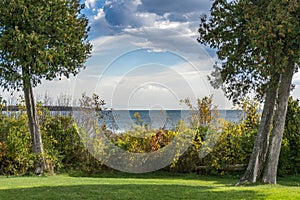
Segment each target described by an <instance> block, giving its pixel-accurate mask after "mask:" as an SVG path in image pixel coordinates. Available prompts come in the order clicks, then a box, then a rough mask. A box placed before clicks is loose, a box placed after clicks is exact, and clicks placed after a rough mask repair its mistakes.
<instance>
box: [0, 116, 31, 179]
mask: <svg viewBox="0 0 300 200" xmlns="http://www.w3.org/2000/svg"><path fill="white" fill-rule="evenodd" d="M30 144H31V140H30V133H29V131H28V122H27V117H26V116H25V114H24V113H22V112H21V113H16V114H15V115H13V116H12V115H11V116H9V115H5V114H0V174H3V175H12V174H14V175H16V174H24V173H26V172H27V171H28V170H29V169H31V168H32V167H33V161H34V156H33V155H32V153H31V145H30Z"/></svg>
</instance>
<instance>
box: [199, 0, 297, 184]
mask: <svg viewBox="0 0 300 200" xmlns="http://www.w3.org/2000/svg"><path fill="white" fill-rule="evenodd" d="M299 13H300V3H299V0H263V1H261V0H236V1H227V0H215V1H214V3H213V5H212V8H211V16H210V17H207V16H203V17H202V18H201V24H200V27H199V38H198V42H200V43H202V44H206V45H209V46H210V47H211V48H214V49H216V50H217V55H218V58H219V59H220V60H221V61H222V66H221V67H218V66H216V67H215V68H216V69H217V72H218V73H216V72H215V73H214V74H213V76H215V77H216V75H218V74H221V78H220V79H221V81H222V82H221V83H220V82H217V83H216V82H215V81H216V80H217V79H218V77H216V78H217V79H215V80H212V82H213V83H215V84H214V85H215V86H217V87H220V86H221V87H223V89H224V91H225V94H226V96H227V97H228V98H230V99H233V101H235V102H236V101H238V100H239V99H241V98H242V97H243V96H245V95H247V94H248V93H250V92H255V93H256V94H257V96H258V97H259V98H261V99H263V100H264V109H263V112H262V118H261V123H260V127H259V131H258V134H257V137H256V141H255V145H254V148H253V153H252V156H251V158H250V161H249V164H248V167H247V170H246V172H245V174H244V176H243V177H242V179H241V181H240V183H244V182H256V181H257V180H260V179H262V181H263V182H265V183H276V172H277V165H278V157H279V153H280V146H281V142H282V135H283V129H284V124H285V116H286V111H287V104H288V97H289V94H290V89H291V83H292V77H293V74H294V72H295V71H297V70H298V67H299V62H300V57H299V55H300V21H299V19H300V14H299Z"/></svg>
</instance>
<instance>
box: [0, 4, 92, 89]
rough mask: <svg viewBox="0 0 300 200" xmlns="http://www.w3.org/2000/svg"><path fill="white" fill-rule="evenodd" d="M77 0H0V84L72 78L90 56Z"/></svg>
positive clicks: (13, 86)
mask: <svg viewBox="0 0 300 200" xmlns="http://www.w3.org/2000/svg"><path fill="white" fill-rule="evenodd" d="M82 9H83V6H82V5H81V4H80V1H79V0H63V1H61V0H53V1H48V0H40V1H35V0H26V1H4V0H2V1H0V13H1V15H0V55H1V58H0V74H1V76H0V85H1V86H3V87H4V88H6V89H13V90H15V89H19V88H22V87H24V85H23V84H24V83H23V81H24V79H26V80H27V81H28V80H30V81H31V84H32V85H33V86H36V85H37V84H38V83H41V79H47V80H53V79H54V78H56V77H61V76H66V77H69V76H70V75H71V74H73V75H76V74H77V73H78V72H79V70H80V69H82V68H83V67H84V63H85V61H86V59H87V58H88V57H89V56H90V53H91V44H90V43H89V42H88V41H87V36H88V35H87V33H88V31H89V28H88V20H87V18H86V17H85V16H84V15H83V14H82V13H81V10H82Z"/></svg>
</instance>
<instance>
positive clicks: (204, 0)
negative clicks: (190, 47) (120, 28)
mask: <svg viewBox="0 0 300 200" xmlns="http://www.w3.org/2000/svg"><path fill="white" fill-rule="evenodd" d="M141 2H142V4H141V5H139V7H138V9H139V10H140V11H145V12H153V13H156V14H159V15H164V14H165V13H171V14H172V13H173V14H174V13H180V14H184V13H192V12H203V11H207V10H209V8H210V4H211V2H210V0H158V1H155V0H141Z"/></svg>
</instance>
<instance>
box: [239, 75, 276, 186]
mask: <svg viewBox="0 0 300 200" xmlns="http://www.w3.org/2000/svg"><path fill="white" fill-rule="evenodd" d="M279 79H280V77H279V75H275V76H274V77H273V78H272V79H271V81H270V84H269V87H268V89H267V91H266V97H265V103H264V108H263V112H262V117H261V121H260V125H259V129H258V133H257V136H256V140H255V143H254V147H253V151H252V155H251V157H250V160H249V163H248V167H247V169H246V171H245V173H244V175H243V176H242V178H241V179H240V180H239V182H238V183H237V184H236V185H242V184H244V183H247V182H250V183H255V182H257V181H258V180H259V179H260V177H261V175H262V172H263V168H264V163H265V159H266V155H267V151H268V145H269V135H270V129H271V124H272V118H273V114H274V108H275V104H276V97H277V91H278V83H279Z"/></svg>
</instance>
